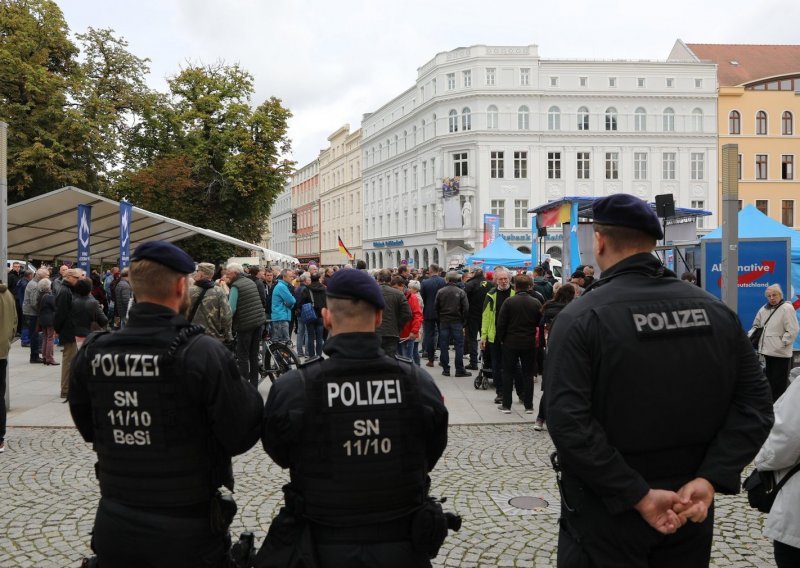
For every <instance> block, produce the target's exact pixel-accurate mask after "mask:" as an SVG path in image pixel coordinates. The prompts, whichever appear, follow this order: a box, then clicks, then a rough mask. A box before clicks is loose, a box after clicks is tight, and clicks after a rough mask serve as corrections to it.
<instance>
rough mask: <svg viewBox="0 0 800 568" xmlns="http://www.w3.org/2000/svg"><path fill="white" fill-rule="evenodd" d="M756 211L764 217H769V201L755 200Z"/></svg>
mask: <svg viewBox="0 0 800 568" xmlns="http://www.w3.org/2000/svg"><path fill="white" fill-rule="evenodd" d="M756 209H758V210H759V211H761V212H762V213H763V214H764V215H769V201H768V200H766V199H756Z"/></svg>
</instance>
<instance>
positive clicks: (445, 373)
mask: <svg viewBox="0 0 800 568" xmlns="http://www.w3.org/2000/svg"><path fill="white" fill-rule="evenodd" d="M442 375H444V376H445V377H449V376H450V371H448V370H447V369H445V370H444V371H442ZM456 376H458V373H456Z"/></svg>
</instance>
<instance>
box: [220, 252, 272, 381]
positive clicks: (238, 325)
mask: <svg viewBox="0 0 800 568" xmlns="http://www.w3.org/2000/svg"><path fill="white" fill-rule="evenodd" d="M226 276H227V277H228V283H229V285H230V287H231V292H230V296H228V302H229V303H230V307H231V313H232V314H233V326H232V327H233V331H234V332H235V333H236V361H237V363H238V364H239V373H240V374H241V375H242V377H244V378H245V379H247V380H248V381H250V384H252V385H253V386H255V387H258V348H259V342H260V340H261V327H262V326H263V325H264V323H265V322H266V321H267V318H266V316H265V314H264V306H263V304H262V303H261V298H260V297H259V294H258V288H257V287H256V283H255V282H253V281H252V280H250V279H249V278H247V276H245V275H244V271H243V269H242V265H241V264H236V263H234V262H232V263H230V264H229V265H228V266H227V268H226Z"/></svg>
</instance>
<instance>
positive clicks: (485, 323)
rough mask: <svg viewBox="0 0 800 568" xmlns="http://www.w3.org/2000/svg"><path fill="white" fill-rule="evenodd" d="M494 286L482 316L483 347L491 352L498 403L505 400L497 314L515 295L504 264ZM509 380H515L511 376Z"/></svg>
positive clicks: (499, 270) (497, 270) (497, 271)
mask: <svg viewBox="0 0 800 568" xmlns="http://www.w3.org/2000/svg"><path fill="white" fill-rule="evenodd" d="M494 284H495V286H494V288H492V289H491V290H489V292H488V293H487V294H486V299H485V300H484V301H483V317H482V318H481V349H483V350H484V352H486V351H488V352H489V359H490V360H491V364H492V379H493V380H494V388H495V391H496V393H497V396H496V397H495V399H494V402H495V403H496V404H501V403H502V402H503V353H502V350H501V348H500V343H499V342H495V333H496V331H497V314H499V313H500V308H502V307H503V302H505V301H506V300H507V299H509V298H510V297H511V296H513V295H514V290H512V289H511V273H510V272H509V271H508V269H507V268H505V267H504V266H498V267H497V268H495V269H494ZM509 380H512V381H513V380H514V379H513V377H509Z"/></svg>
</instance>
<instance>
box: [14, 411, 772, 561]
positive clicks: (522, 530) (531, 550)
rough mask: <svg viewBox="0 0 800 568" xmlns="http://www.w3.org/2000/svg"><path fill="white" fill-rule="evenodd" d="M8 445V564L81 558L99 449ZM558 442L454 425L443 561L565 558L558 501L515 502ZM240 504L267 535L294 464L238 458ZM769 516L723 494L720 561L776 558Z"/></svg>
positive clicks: (525, 429) (19, 435)
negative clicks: (559, 549)
mask: <svg viewBox="0 0 800 568" xmlns="http://www.w3.org/2000/svg"><path fill="white" fill-rule="evenodd" d="M6 443H7V447H8V449H7V451H6V452H5V454H2V455H0V534H2V535H3V536H4V538H0V566H2V567H3V568H7V567H8V568H10V567H16V566H20V567H25V568H29V567H37V568H38V567H59V568H62V567H72V566H75V567H77V566H78V565H79V564H80V559H81V557H82V556H83V555H84V554H86V553H88V552H89V549H88V544H89V531H90V530H91V528H92V521H93V518H94V509H95V506H96V502H97V498H98V493H97V483H96V481H95V479H94V473H93V463H94V454H93V453H92V452H91V449H90V447H89V446H88V445H87V444H85V443H84V442H83V441H82V440H81V438H80V436H79V435H78V433H77V431H76V430H74V429H48V428H11V429H9V432H8V435H7V442H6ZM551 451H552V443H551V441H550V438H549V436H548V435H547V433H546V432H534V431H533V429H532V428H531V426H530V425H529V424H511V425H508V424H503V425H475V426H453V427H451V429H450V444H449V446H448V449H447V452H446V454H445V457H444V459H443V460H442V462H441V463H440V464H439V466H438V467H437V469H436V470H435V471H434V475H433V480H434V483H433V493H434V494H437V495H440V496H446V497H447V498H448V502H447V505H446V508H448V509H450V510H455V511H457V512H458V513H459V514H461V515H462V517H463V519H464V526H463V528H462V530H461V531H460V532H458V533H455V534H453V535H451V536H450V537H449V538H448V540H447V542H446V543H445V546H444V547H443V549H442V551H441V552H440V554H439V556H438V558H437V559H436V561H435V562H434V565H435V566H448V567H449V566H467V567H473V566H536V567H540V566H542V567H544V566H555V560H556V540H557V539H556V534H557V529H556V521H557V518H558V514H557V509H556V508H555V507H549V508H545V509H544V510H543V511H542V512H540V513H537V514H520V513H521V512H522V511H521V510H519V509H514V508H513V507H511V506H509V505H508V500H509V499H511V498H513V497H516V496H522V495H532V496H543V497H545V499H547V500H550V501H551V502H553V503H554V504H556V503H557V500H556V499H555V498H554V496H555V495H557V489H556V487H555V481H554V477H553V474H552V471H551V470H550V467H549V457H548V456H549V454H550V452H551ZM234 469H235V471H236V483H237V493H236V499H237V502H238V503H239V511H240V512H239V514H238V515H237V518H236V521H235V522H234V526H233V530H234V531H235V532H237V533H238V532H239V531H241V530H243V529H244V528H245V527H247V528H251V529H256V534H257V540H258V541H259V542H260V541H261V540H262V539H263V537H264V534H265V530H266V528H267V526H268V524H269V522H270V519H271V518H272V516H273V514H274V513H275V512H276V511H277V508H278V506H279V501H280V498H281V486H282V485H283V484H284V483H285V482H286V481H287V480H288V476H287V474H286V473H285V472H284V471H282V470H281V469H280V468H278V467H277V466H275V465H274V464H273V463H272V462H271V461H270V460H269V458H268V457H266V455H265V454H264V453H263V451H262V450H261V447H260V445H259V446H256V447H255V448H254V449H253V450H251V451H250V452H248V453H247V454H246V455H244V456H242V457H239V458H237V459H236V460H235V461H234ZM762 523H763V516H762V515H760V514H758V513H757V512H755V511H753V510H752V509H750V508H749V507H748V506H747V503H746V499H745V498H744V497H743V496H737V497H720V498H718V499H717V521H716V531H715V533H716V534H715V542H714V551H713V555H712V566H716V567H719V568H722V567H725V568H731V567H743V566H754V567H759V568H763V567H769V566H774V563H773V561H772V546H771V544H770V542H769V541H768V540H766V539H765V538H764V537H762V536H761V526H762Z"/></svg>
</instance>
